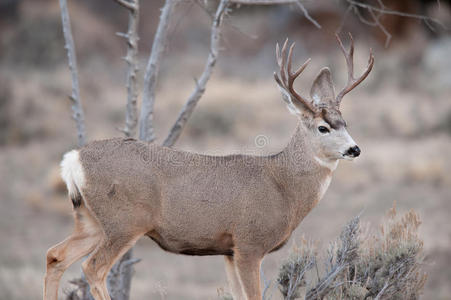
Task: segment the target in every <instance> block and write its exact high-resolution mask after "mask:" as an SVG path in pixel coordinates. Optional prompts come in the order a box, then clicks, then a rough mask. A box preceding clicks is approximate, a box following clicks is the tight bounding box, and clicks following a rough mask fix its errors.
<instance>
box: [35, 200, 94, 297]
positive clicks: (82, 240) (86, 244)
mask: <svg viewBox="0 0 451 300" xmlns="http://www.w3.org/2000/svg"><path fill="white" fill-rule="evenodd" d="M74 219H75V229H74V231H73V233H72V234H71V235H70V236H69V237H67V238H66V239H65V240H64V241H62V242H61V243H59V244H56V245H55V246H53V247H51V248H50V249H49V250H48V251H47V269H46V273H45V278H44V300H57V299H58V286H59V281H60V279H61V276H62V275H63V273H64V271H66V269H67V268H69V266H70V265H72V264H73V263H74V262H76V261H78V260H79V259H80V258H82V257H84V256H86V255H88V254H89V253H91V252H92V251H93V250H94V249H95V247H96V245H97V244H98V243H99V242H100V241H101V239H102V234H101V231H100V228H99V226H98V224H97V222H96V220H95V219H94V218H93V217H92V215H91V214H90V213H89V211H88V210H87V209H86V207H84V206H83V205H82V206H80V207H77V209H76V210H75V213H74Z"/></svg>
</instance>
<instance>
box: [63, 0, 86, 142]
mask: <svg viewBox="0 0 451 300" xmlns="http://www.w3.org/2000/svg"><path fill="white" fill-rule="evenodd" d="M59 2H60V8H61V21H62V25H63V34H64V40H65V45H64V47H65V48H66V50H67V58H68V61H69V70H70V73H71V77H72V95H71V96H70V97H69V98H70V100H71V101H72V117H73V118H74V120H75V123H76V126H77V136H78V146H83V145H84V144H85V140H86V133H85V121H84V113H83V107H82V106H81V100H80V87H79V84H78V71H77V57H76V55H75V45H74V39H73V38H72V29H71V26H70V18H69V11H68V9H67V1H66V0H60V1H59Z"/></svg>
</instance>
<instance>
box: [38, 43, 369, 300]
mask: <svg viewBox="0 0 451 300" xmlns="http://www.w3.org/2000/svg"><path fill="white" fill-rule="evenodd" d="M350 38H351V45H350V50H349V51H347V50H345V48H344V46H343V44H342V42H341V40H340V39H339V38H338V36H337V39H338V42H339V45H340V47H341V50H342V51H343V53H344V55H345V58H346V62H347V67H348V83H347V85H346V87H345V88H344V89H343V90H342V91H341V92H340V93H338V95H337V96H335V93H334V87H333V83H332V79H331V74H330V71H329V69H328V68H323V69H322V70H321V71H320V73H319V75H318V76H317V77H316V79H315V81H314V82H313V85H312V88H311V92H310V95H311V100H309V99H307V98H304V97H302V96H301V95H299V94H298V93H297V92H296V91H295V90H294V87H293V83H294V81H295V79H296V78H297V77H298V76H299V75H300V74H301V73H302V71H303V70H304V69H305V67H306V66H307V64H308V62H309V61H307V62H305V63H304V64H303V65H302V66H301V67H300V68H299V69H298V70H297V71H295V72H293V71H292V69H291V60H292V53H293V48H294V43H293V44H292V45H291V47H289V49H288V47H287V41H286V42H285V44H284V45H283V47H282V50H281V51H280V50H279V47H278V45H277V47H276V52H277V63H278V65H279V67H280V70H279V73H278V74H275V75H274V76H275V79H276V82H277V84H278V85H279V87H280V89H281V91H282V95H283V99H284V101H285V102H286V103H287V105H288V108H289V109H290V111H291V112H292V113H294V114H295V115H296V116H297V117H298V118H299V125H298V127H297V130H296V132H295V134H294V135H293V137H292V139H291V141H290V142H289V144H288V145H287V146H286V148H285V149H284V150H282V151H281V152H280V153H278V154H275V155H271V156H263V157H262V156H247V155H230V156H224V157H217V156H207V155H200V154H195V153H188V152H183V151H177V150H173V149H170V148H166V147H162V146H158V145H155V144H148V143H143V142H139V141H136V140H134V139H122V138H115V139H109V140H103V141H95V142H92V143H90V144H89V145H87V146H85V147H83V148H81V149H79V150H72V151H70V152H68V153H66V154H65V155H64V159H63V161H62V162H61V169H62V177H63V179H64V181H65V183H66V185H67V188H68V191H69V196H70V198H71V199H72V202H73V207H74V218H75V230H74V232H73V233H72V235H71V236H69V237H68V238H67V239H66V240H64V241H63V242H61V243H59V244H57V245H56V246H54V247H52V248H50V249H49V250H48V252H47V272H46V275H45V287H44V299H47V300H50V299H53V300H56V299H57V293H58V284H59V280H60V278H61V276H62V274H63V272H64V271H65V270H66V269H67V268H68V267H69V266H70V265H71V264H72V263H74V262H75V261H77V260H78V259H80V258H82V257H84V256H86V255H88V254H90V256H89V257H88V258H87V259H86V260H85V261H84V262H83V264H82V268H83V271H84V273H85V275H86V278H87V280H88V282H89V285H90V288H91V293H92V295H93V296H94V298H95V299H96V300H100V299H110V297H109V295H108V291H107V288H106V284H105V279H106V276H107V273H108V271H109V270H110V268H111V266H112V265H113V264H114V262H115V261H116V260H117V259H118V258H119V257H120V256H121V255H123V254H124V253H125V252H126V251H127V250H128V249H129V248H130V247H132V246H133V245H134V243H135V242H136V241H137V240H138V239H139V238H140V237H141V236H143V235H147V236H148V237H150V238H151V239H152V240H154V241H155V242H156V243H157V244H158V245H159V246H160V247H161V248H163V249H164V250H166V251H170V252H173V253H179V254H188V255H224V257H225V268H226V273H227V276H228V280H229V284H230V287H231V290H232V293H233V295H234V297H235V299H249V300H261V287H260V276H259V269H260V263H261V261H262V259H263V257H264V256H265V255H266V254H268V253H270V252H272V251H275V250H277V249H279V248H281V247H282V246H283V245H284V244H285V243H286V242H287V240H288V239H289V238H290V235H291V233H292V232H293V231H294V230H295V228H296V227H297V226H298V225H299V223H300V222H301V221H302V219H303V218H304V217H305V216H306V215H307V214H308V213H309V212H310V211H311V210H312V209H313V207H314V206H315V205H316V204H317V203H318V201H319V200H320V199H321V198H322V197H323V195H324V193H325V191H326V190H327V188H328V186H329V183H330V181H331V176H332V173H333V171H334V170H335V168H336V167H337V164H338V160H339V159H343V158H344V159H353V158H355V157H357V156H359V154H360V149H359V147H358V146H357V145H356V143H355V142H354V141H353V139H352V138H351V136H350V135H349V134H348V132H347V130H346V122H345V121H344V120H343V118H342V115H341V113H340V110H339V106H340V102H341V100H342V98H343V96H344V95H346V94H347V93H349V92H350V91H351V90H352V89H353V88H355V87H356V86H357V85H358V84H359V83H361V82H362V81H363V80H364V79H365V78H366V77H367V75H368V74H369V73H370V71H371V69H372V67H373V63H374V58H373V55H372V53H371V52H370V57H369V62H368V66H367V68H366V70H365V72H364V73H363V74H362V75H361V76H360V77H358V78H355V77H354V72H353V51H354V49H353V47H354V46H353V41H352V37H350ZM287 50H288V53H287Z"/></svg>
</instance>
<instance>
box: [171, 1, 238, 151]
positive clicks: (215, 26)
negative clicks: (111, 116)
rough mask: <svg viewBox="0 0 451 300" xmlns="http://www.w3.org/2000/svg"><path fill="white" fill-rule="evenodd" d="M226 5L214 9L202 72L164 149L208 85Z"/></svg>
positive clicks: (173, 141) (182, 126)
mask: <svg viewBox="0 0 451 300" xmlns="http://www.w3.org/2000/svg"><path fill="white" fill-rule="evenodd" d="M228 4H229V0H221V2H220V3H219V5H218V8H217V9H216V14H215V18H214V20H213V23H212V25H211V40H210V53H209V54H208V58H207V62H206V64H205V67H204V71H203V73H202V75H201V76H200V78H199V80H196V87H195V88H194V91H193V92H192V93H191V95H190V96H189V98H188V100H187V102H186V103H185V105H184V106H183V108H182V110H181V111H180V114H179V116H178V117H177V120H176V121H175V123H174V125H173V126H172V128H171V130H170V131H169V134H168V136H167V137H166V139H165V141H164V143H163V145H164V146H166V147H171V146H172V145H174V143H175V142H176V140H177V139H178V138H179V136H180V134H181V133H182V130H183V128H184V127H185V124H186V122H187V121H188V119H189V117H190V116H191V114H192V113H193V110H194V108H195V107H196V104H197V103H198V102H199V100H200V98H201V97H202V95H203V94H204V92H205V87H206V85H207V83H208V80H209V79H210V76H211V73H212V71H213V67H214V66H215V64H216V60H217V57H218V47H219V40H220V35H221V23H222V19H223V16H224V13H225V11H226V9H227V6H228Z"/></svg>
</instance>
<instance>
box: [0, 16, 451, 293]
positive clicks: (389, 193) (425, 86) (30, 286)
mask: <svg viewBox="0 0 451 300" xmlns="http://www.w3.org/2000/svg"><path fill="white" fill-rule="evenodd" d="M240 20H242V19H240ZM258 20H260V19H258ZM93 22H94V21H93ZM262 22H263V21H262ZM240 24H246V23H245V21H242V22H241V23H240ZM181 26H183V24H182V25H181ZM243 26H245V25H243ZM96 28H97V27H96ZM246 28H247V27H246ZM251 28H253V27H251ZM80 35H81V33H80ZM192 38H194V39H195V38H196V36H195V34H194V33H193V37H192ZM268 39H269V38H268ZM295 39H299V40H300V39H301V37H299V36H295ZM419 39H421V40H422V42H421V45H422V46H421V51H418V53H414V54H412V52H415V51H414V50H412V45H415V44H408V43H406V44H397V45H395V46H393V47H392V48H391V49H390V50H384V49H383V48H381V47H377V46H376V47H375V49H374V50H375V56H376V64H375V68H374V71H373V73H372V74H371V75H370V76H369V78H368V79H367V80H366V82H365V83H364V84H362V86H361V87H359V88H358V89H356V90H355V91H353V92H352V93H350V94H349V95H348V96H346V98H345V99H344V101H343V105H342V112H343V116H344V118H345V119H346V121H347V123H348V125H349V131H350V133H351V135H352V136H353V138H354V140H356V141H357V142H358V144H359V146H360V147H361V149H362V155H361V157H359V158H358V159H357V160H355V161H354V162H347V161H344V162H341V163H340V164H339V166H338V169H337V170H336V172H335V175H334V179H333V180H332V183H331V186H330V188H329V190H328V192H327V193H326V195H325V197H324V199H323V200H322V201H321V202H320V203H319V205H318V206H317V207H316V208H315V209H314V210H313V211H312V212H311V213H310V214H309V215H308V216H307V217H306V219H305V220H304V221H303V222H302V223H301V225H300V226H299V228H298V229H297V230H296V232H295V233H294V234H293V237H292V239H291V241H290V242H289V243H288V245H287V246H285V247H284V248H283V249H282V250H280V251H279V252H276V253H274V254H271V255H269V256H268V257H266V259H265V260H264V262H263V272H264V274H265V278H266V279H267V280H273V279H275V278H276V275H277V271H278V267H279V266H280V264H281V262H282V261H283V259H284V257H286V256H287V254H288V253H289V252H290V248H291V247H292V245H293V243H295V242H296V241H299V240H300V238H301V237H302V236H304V237H305V238H308V239H312V240H314V241H316V243H317V245H318V248H319V249H326V247H327V244H328V242H329V241H331V240H332V239H334V238H335V237H336V236H337V235H338V234H339V232H340V229H341V227H342V226H343V225H345V224H346V222H347V221H348V220H350V219H351V218H352V217H353V216H355V215H357V214H359V213H361V212H362V221H363V222H369V223H370V224H371V225H372V226H375V227H376V226H377V224H378V223H379V222H380V221H381V220H382V218H383V216H384V213H385V211H387V210H388V209H389V208H390V207H391V206H392V203H393V202H394V201H396V205H397V207H398V210H399V211H400V212H405V211H408V210H410V209H414V210H415V211H417V212H419V213H420V215H421V218H422V221H423V224H422V225H421V236H422V237H423V239H424V246H425V250H426V257H427V258H426V265H425V269H426V270H427V272H428V281H427V284H426V287H425V291H424V296H423V298H424V299H451V296H450V295H451V285H450V283H451V271H450V270H451V226H450V222H449V218H450V217H451V172H450V171H449V170H450V169H451V100H450V99H451V73H450V71H449V70H450V69H451V56H449V55H441V54H440V53H448V54H449V53H450V51H451V46H450V45H451V40H450V37H449V35H448V36H447V35H445V36H443V37H441V38H437V39H431V40H427V41H425V38H424V37H419ZM275 41H276V40H270V39H269V41H268V43H269V44H270V45H271V46H270V47H269V46H268V48H267V50H264V51H261V52H258V55H257V54H253V52H252V50H248V51H249V53H250V54H248V55H241V56H238V55H235V54H233V49H232V50H230V47H229V48H228V49H229V50H230V52H232V54H229V55H227V54H226V55H225V57H224V59H223V60H220V62H219V64H218V67H217V69H216V70H215V73H214V76H213V78H212V80H211V81H210V83H209V85H208V87H207V91H206V94H205V96H204V97H203V98H202V99H201V102H200V103H199V106H198V108H197V109H196V111H195V112H194V115H193V117H192V119H190V121H189V123H188V126H187V128H186V129H185V131H184V133H183V135H182V137H181V138H180V140H179V142H178V143H177V144H176V148H178V149H184V150H189V151H196V152H201V153H214V154H228V153H240V152H246V153H250V152H251V153H255V154H257V155H265V154H270V153H274V152H276V151H278V150H280V149H282V148H283V147H284V145H286V144H287V143H288V141H289V139H290V136H291V134H292V133H293V131H294V128H295V126H296V118H295V117H294V116H292V115H290V114H289V113H288V110H287V109H286V107H285V105H284V104H283V102H282V99H281V97H280V95H279V91H278V90H277V88H276V85H275V83H274V81H273V78H272V72H273V71H274V68H275V64H274V58H273V55H274V54H273V48H272V47H273V45H274V43H275ZM416 42H418V40H416ZM249 43H250V44H251V43H252V42H249ZM172 45H173V46H172V48H171V50H170V51H169V54H168V56H169V57H170V59H167V60H165V62H164V63H163V66H162V76H161V78H160V83H159V87H158V91H157V103H156V112H155V118H156V126H157V135H158V141H157V142H161V141H162V139H164V137H165V134H166V133H167V130H168V128H169V127H170V126H171V125H172V122H173V120H174V119H175V117H176V116H177V113H178V110H179V109H180V107H181V106H182V105H183V103H184V101H185V99H186V98H187V96H188V95H189V93H190V92H191V91H192V89H193V87H194V85H193V81H192V78H193V77H194V76H199V74H200V70H201V68H202V65H203V59H204V55H203V54H205V51H206V50H205V49H204V48H202V47H204V46H205V45H206V44H202V45H194V46H191V47H190V48H186V49H187V50H186V51H187V53H186V54H183V55H182V54H181V52H183V51H181V52H180V51H177V50H178V49H176V48H177V47H178V46H177V45H178V44H177V43H176V42H173V43H172ZM238 45H239V44H238ZM238 45H237V46H236V47H238ZM331 45H332V46H331V47H329V48H330V49H329V48H328V49H329V50H328V51H327V52H322V51H319V52H316V51H314V50H311V49H309V47H303V46H302V44H301V45H300V46H299V49H300V50H299V52H297V53H296V54H297V55H296V61H297V62H300V61H301V60H304V59H306V58H307V57H309V56H311V57H312V58H313V63H312V64H311V66H310V67H309V69H307V70H306V72H305V74H303V77H302V79H301V80H300V81H301V82H300V83H299V89H300V90H303V91H305V92H304V93H305V94H307V92H308V90H309V85H310V82H311V81H312V80H313V78H314V76H315V74H316V73H317V72H318V70H319V68H320V67H322V66H323V65H329V66H330V67H331V69H332V72H333V74H334V79H335V81H336V82H337V86H339V87H340V86H341V85H342V84H344V82H345V80H346V73H345V71H344V70H345V69H344V62H343V58H342V57H341V53H339V50H338V48H337V47H336V46H335V45H334V44H333V43H332V44H331ZM59 46H61V48H62V45H59ZM116 46H117V47H119V49H120V50H123V48H121V47H122V46H123V45H122V44H121V43H118V44H114V45H112V47H116ZM370 46H373V47H374V45H373V44H371V41H367V40H365V39H362V42H357V45H356V47H357V49H356V55H357V57H356V64H357V66H358V67H356V68H357V70H361V68H363V66H364V65H365V61H366V58H367V55H368V48H369V47H370ZM81 47H83V46H80V48H81ZM180 47H181V46H180ZM242 47H243V48H246V47H249V49H252V47H250V46H249V45H247V44H245V43H244V44H243V45H242ZM232 48H234V47H232ZM228 49H225V50H224V52H227V51H229V50H228ZM265 49H266V48H265ZM120 50H119V51H118V52H119V53H121V51H120ZM199 51H200V52H199ZM58 53H59V52H58ZM406 53H408V55H406ZM113 54H114V53H113ZM4 55H6V54H4ZM11 59H12V58H11ZM262 62H264V63H262ZM144 64H145V56H144V55H143V60H142V69H143V68H144ZM80 65H81V67H80V78H82V80H81V84H82V97H83V106H84V109H85V111H86V124H87V132H88V139H89V140H94V139H102V138H108V137H112V136H121V133H120V132H119V131H118V130H116V129H115V128H117V127H120V126H121V125H122V124H123V119H124V106H125V88H124V84H123V81H124V66H123V64H122V63H121V62H120V61H119V60H117V61H114V62H113V63H111V62H110V61H108V60H107V59H105V58H102V57H101V56H95V57H90V56H87V57H83V56H82V59H81V60H80ZM0 79H1V81H0V124H1V126H2V127H1V135H0V205H1V206H0V266H1V267H0V299H11V300H12V299H14V300H20V299H27V300H30V299H40V297H41V293H42V292H41V290H42V278H43V274H44V271H45V252H46V250H47V248H49V247H50V246H51V245H53V244H55V243H57V242H59V241H61V240H62V239H63V238H64V237H65V236H67V235H68V234H69V233H70V232H71V229H72V218H71V202H70V200H69V199H68V197H67V196H66V194H65V190H64V186H61V181H60V179H59V173H58V164H59V161H60V160H61V157H62V155H63V154H64V153H65V152H66V151H68V150H70V149H72V148H74V147H75V145H76V134H75V126H74V124H73V122H72V120H71V119H70V111H69V102H68V100H66V96H67V94H68V93H69V92H70V78H69V74H68V71H67V67H66V65H65V63H64V55H63V56H62V61H61V62H56V63H54V64H53V66H52V67H49V68H45V67H29V66H28V67H24V66H20V65H19V66H17V65H16V66H12V65H11V64H10V63H9V62H5V61H3V62H2V63H1V64H0ZM339 87H337V89H338V88H339ZM259 135H263V136H265V138H266V140H267V141H268V143H267V144H266V145H265V146H264V147H258V146H257V145H256V143H255V138H256V137H257V136H259ZM135 256H136V257H139V258H142V261H141V262H140V263H138V264H137V265H136V274H135V277H134V279H133V286H132V297H131V298H132V299H138V300H139V299H150V298H151V299H168V300H169V299H193V300H194V299H196V300H198V299H218V298H219V297H218V293H220V291H222V290H227V289H228V288H227V284H226V278H225V272H224V269H223V258H222V257H191V256H177V255H173V254H169V253H165V252H164V251H162V250H161V249H159V248H158V246H156V244H155V243H154V242H152V241H151V240H150V239H148V238H143V239H141V240H139V241H138V243H137V245H136V247H135ZM79 274H80V264H76V265H74V266H72V267H71V268H70V269H69V270H68V272H66V274H65V276H64V277H63V279H62V283H63V291H68V290H70V289H71V288H72V287H71V285H70V284H69V283H68V281H69V280H70V279H71V278H74V277H77V276H79ZM274 295H277V292H276V291H275V292H274ZM274 299H277V297H276V296H275V297H274Z"/></svg>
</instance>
